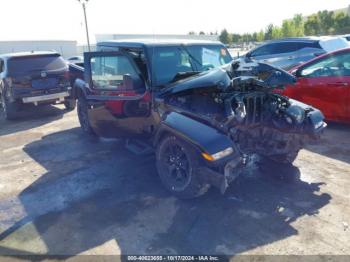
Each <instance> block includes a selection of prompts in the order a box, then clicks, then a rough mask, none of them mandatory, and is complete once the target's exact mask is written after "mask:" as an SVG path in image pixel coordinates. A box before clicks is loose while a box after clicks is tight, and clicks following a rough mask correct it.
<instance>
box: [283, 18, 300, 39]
mask: <svg viewBox="0 0 350 262" xmlns="http://www.w3.org/2000/svg"><path fill="white" fill-rule="evenodd" d="M281 31H282V36H283V37H293V36H295V31H296V30H295V26H294V23H293V20H284V21H283V23H282V28H281Z"/></svg>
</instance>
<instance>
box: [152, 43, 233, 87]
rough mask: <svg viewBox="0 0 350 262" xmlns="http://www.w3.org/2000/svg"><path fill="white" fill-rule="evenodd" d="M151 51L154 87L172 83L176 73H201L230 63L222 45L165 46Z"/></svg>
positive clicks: (228, 55) (229, 58)
mask: <svg viewBox="0 0 350 262" xmlns="http://www.w3.org/2000/svg"><path fill="white" fill-rule="evenodd" d="M152 51H153V55H152V71H153V83H154V85H155V86H163V85H165V84H167V83H170V82H172V81H173V80H174V78H175V77H176V76H177V74H178V73H183V72H189V73H191V72H203V71H206V70H209V69H212V68H216V67H219V66H222V65H224V64H227V63H229V62H231V61H232V58H231V56H230V54H229V53H228V51H227V49H226V48H225V47H223V46H222V45H193V46H185V45H179V46H166V47H155V48H154V49H152ZM189 75H191V74H189Z"/></svg>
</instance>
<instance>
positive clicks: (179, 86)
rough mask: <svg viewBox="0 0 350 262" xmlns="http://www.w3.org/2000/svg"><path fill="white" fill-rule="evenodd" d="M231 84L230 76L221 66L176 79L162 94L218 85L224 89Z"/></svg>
mask: <svg viewBox="0 0 350 262" xmlns="http://www.w3.org/2000/svg"><path fill="white" fill-rule="evenodd" d="M230 84H231V78H230V77H229V75H228V73H227V71H226V70H224V69H223V68H215V69H212V70H209V71H205V72H202V73H200V74H198V75H195V76H192V77H188V78H186V79H183V80H180V81H177V82H175V83H173V84H171V85H169V86H168V87H166V88H165V89H164V90H163V92H162V94H164V95H165V94H175V93H180V92H183V91H187V90H190V89H198V88H208V87H218V88H222V89H225V88H227V87H228V86H229V85H230Z"/></svg>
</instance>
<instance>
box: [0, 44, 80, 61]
mask: <svg viewBox="0 0 350 262" xmlns="http://www.w3.org/2000/svg"><path fill="white" fill-rule="evenodd" d="M24 51H56V52H58V53H60V54H61V55H62V56H63V57H65V58H68V57H70V56H75V55H76V54H77V42H76V41H66V40H57V41H56V40H53V41H0V54H4V53H13V52H24Z"/></svg>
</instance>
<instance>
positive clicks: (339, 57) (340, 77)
mask: <svg viewBox="0 0 350 262" xmlns="http://www.w3.org/2000/svg"><path fill="white" fill-rule="evenodd" d="M349 59H350V53H339V54H336V55H330V56H327V57H325V58H323V59H320V60H318V61H317V62H314V63H312V64H310V65H307V66H305V67H304V68H302V69H301V70H300V71H299V77H300V78H299V79H298V82H297V85H296V87H297V88H298V89H299V96H300V99H301V100H302V101H303V102H305V103H307V104H310V105H312V106H314V107H316V108H318V109H320V110H321V111H322V112H323V113H324V115H325V116H326V118H327V119H328V120H333V121H344V120H345V121H348V120H349V119H350V118H349V112H350V105H349V99H350V63H349V62H347V61H349Z"/></svg>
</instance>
